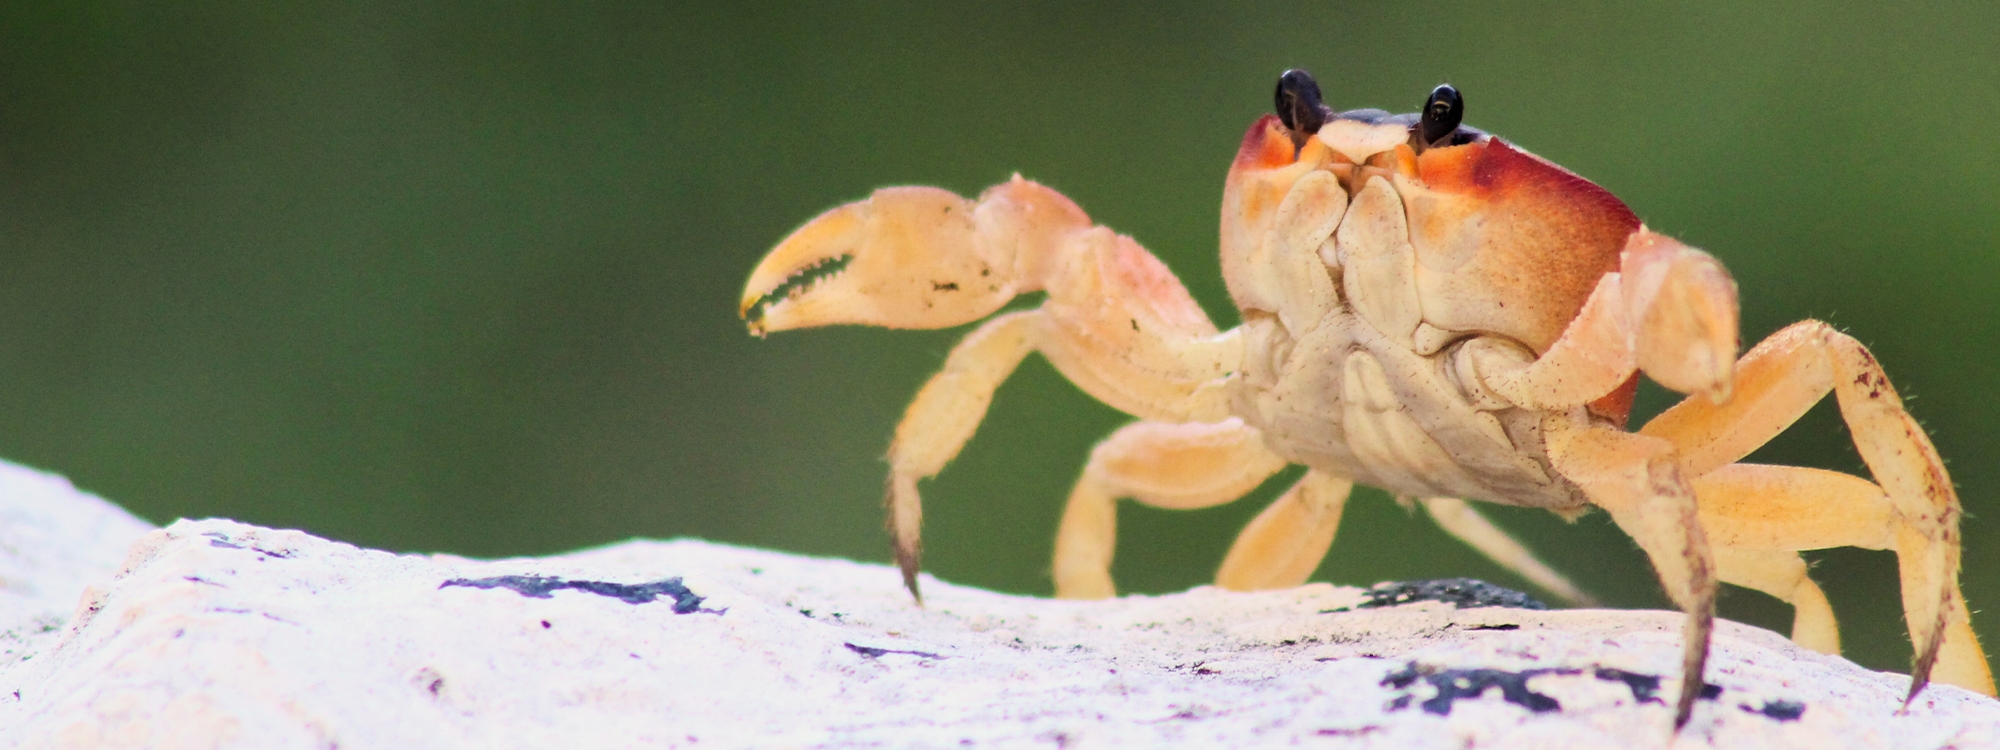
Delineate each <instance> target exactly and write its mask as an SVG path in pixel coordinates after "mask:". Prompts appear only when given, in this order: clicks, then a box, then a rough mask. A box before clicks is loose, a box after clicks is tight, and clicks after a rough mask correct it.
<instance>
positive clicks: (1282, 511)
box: [1215, 469, 1354, 591]
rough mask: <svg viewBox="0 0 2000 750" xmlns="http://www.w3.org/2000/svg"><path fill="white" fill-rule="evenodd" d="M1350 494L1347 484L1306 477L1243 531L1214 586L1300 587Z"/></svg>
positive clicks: (1318, 475) (1318, 474) (1316, 474)
mask: <svg viewBox="0 0 2000 750" xmlns="http://www.w3.org/2000/svg"><path fill="white" fill-rule="evenodd" d="M1353 490H1354V481H1353V480H1350V479H1343V478H1340V477H1337V476H1334V475H1332V474H1328V473H1326V472H1323V471H1319V470H1317V469H1315V470H1312V471H1308V472H1306V475H1305V476H1304V477H1301V478H1300V479H1299V481H1298V483H1297V484H1294V485H1292V488H1291V489H1289V490H1286V491H1285V494H1283V495H1281V496H1279V497H1278V499H1277V500H1276V501H1273V502H1272V503H1271V505H1270V506H1269V507H1266V508H1265V509H1264V510H1263V512H1261V513H1258V514H1257V517H1256V518H1253V519H1250V524H1249V525H1248V526H1245V527H1243V532H1242V533H1241V534H1238V535H1237V536H1236V542H1235V543H1234V544H1232V545H1230V547H1229V554H1228V555H1227V556H1225V557H1223V558H1222V567H1221V568H1220V569H1218V570H1216V571H1215V585H1217V586H1221V587H1222V588H1225V589H1229V590H1231V591H1259V590H1264V589H1283V588H1291V587H1293V586H1298V585H1301V584H1304V583H1305V582H1306V579H1307V578H1311V577H1312V574H1313V571H1315V570H1318V569H1319V563H1320V561H1321V560H1324V559H1326V552H1327V550H1328V548H1330V547H1332V546H1333V535H1334V532H1336V531H1339V530H1340V515H1341V511H1342V510H1344V509H1345V508H1346V506H1347V498H1348V495H1349V494H1350V493H1352V492H1353Z"/></svg>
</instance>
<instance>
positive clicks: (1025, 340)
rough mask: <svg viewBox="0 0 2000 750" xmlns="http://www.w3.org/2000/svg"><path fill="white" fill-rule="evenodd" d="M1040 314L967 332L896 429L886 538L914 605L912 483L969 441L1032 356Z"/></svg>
mask: <svg viewBox="0 0 2000 750" xmlns="http://www.w3.org/2000/svg"><path fill="white" fill-rule="evenodd" d="M1041 315H1042V314H1041V313H1040V312H1039V311H1026V312H1018V313H1012V314H1008V315H1002V316H1000V317H997V318H994V319H992V320H989V321H986V323H985V324H984V325H981V326H980V327H979V328H978V329H976V330H974V331H973V332H972V333H970V334H967V335H966V337H965V338H964V339H963V340H961V341H959V342H958V346H956V347H953V348H952V350H951V355H950V356H948V357H946V358H945V363H944V369H943V370H939V371H938V373H937V374H936V375H932V376H931V379H930V381H929V382H926V383H924V388H923V390H921V391H918V392H917V398H916V400H914V401H912V402H910V406H909V408H908V409H906V410H905V411H904V412H903V420H902V421H901V422H899V423H897V424H896V438H895V441H894V442H891V443H890V444H889V487H888V496H887V497H885V498H884V499H883V504H884V505H886V506H887V507H888V512H889V534H890V536H891V538H893V539H894V540H895V545H894V546H895V553H896V564H897V566H898V567H900V568H902V571H903V585H904V586H905V587H908V588H909V589H910V593H911V594H912V595H913V596H916V597H917V598H918V600H919V601H921V600H922V599H923V594H922V592H920V591H919V590H918V589H917V566H918V562H919V560H920V559H921V557H922V555H923V541H922V535H921V532H922V530H923V522H924V511H923V505H922V503H921V502H920V501H919V499H918V495H917V480H918V479H919V478H923V477H929V476H932V475H934V474H937V473H938V472H939V471H940V470H942V469H944V465H945V464H946V463H949V462H950V461H951V459H952V458H953V457H955V456H957V455H958V451H959V449H961V448H963V447H965V442H966V441H967V440H971V439H972V433H973V431H974V430H977V429H978V428H979V422H980V421H981V420H983V419H985V418H986V408H987V407H988V406H991V405H992V403H993V392H994V391H995V390H997V389H998V388H999V387H1000V383H1001V382H1002V381H1005V380H1006V379H1007V376H1008V375H1012V374H1013V373H1014V368H1015V367H1016V366H1018V365H1020V364H1021V360H1022V359H1024V358H1026V357H1027V356H1028V353H1029V352H1032V351H1034V344H1033V342H1032V337H1033V335H1034V325H1035V323H1036V322H1037V320H1036V319H1037V318H1040V317H1041Z"/></svg>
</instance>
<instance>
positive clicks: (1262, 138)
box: [1234, 115, 1298, 169]
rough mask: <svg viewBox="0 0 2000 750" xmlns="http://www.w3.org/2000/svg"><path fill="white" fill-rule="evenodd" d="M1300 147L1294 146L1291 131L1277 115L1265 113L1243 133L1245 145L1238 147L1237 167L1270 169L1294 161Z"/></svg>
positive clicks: (1235, 166)
mask: <svg viewBox="0 0 2000 750" xmlns="http://www.w3.org/2000/svg"><path fill="white" fill-rule="evenodd" d="M1297 155H1298V149H1297V148H1296V147H1294V146H1292V138H1291V134H1290V131H1288V130H1286V129H1285V124H1284V123H1283V122H1281V121H1279V120H1278V116H1277V115H1264V116H1263V117H1259V118H1257V122H1255V123H1252V124H1251V125H1250V129H1249V130H1248V131H1246V132H1244V133H1243V145H1242V146H1241V147H1239V148H1237V149H1236V163H1235V165H1234V168H1235V169H1246V168H1248V169H1259V168H1261V169H1270V168H1272V167H1282V166H1284V165H1286V164H1290V163H1292V161H1293V160H1294V159H1295V158H1296V157H1297Z"/></svg>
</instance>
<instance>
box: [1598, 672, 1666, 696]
mask: <svg viewBox="0 0 2000 750" xmlns="http://www.w3.org/2000/svg"><path fill="white" fill-rule="evenodd" d="M1592 673H1593V674H1596V675H1597V679H1600V680H1604V681H1606V682H1622V683H1625V687H1627V688H1630V689H1631V690H1632V700H1635V701H1638V702H1640V703H1659V702H1660V699H1659V698H1658V697H1657V695H1658V694H1659V692H1660V676H1659V675H1651V674H1640V673H1638V672H1627V671H1625V670H1623V669H1612V668H1610V667H1598V668H1597V669H1595V670H1592Z"/></svg>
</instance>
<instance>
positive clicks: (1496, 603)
mask: <svg viewBox="0 0 2000 750" xmlns="http://www.w3.org/2000/svg"><path fill="white" fill-rule="evenodd" d="M1411 602H1447V603H1449V604H1451V605H1452V606H1454V607H1457V608H1459V609H1474V608H1478V607H1511V608H1513V609H1548V605H1546V604H1543V603H1541V602H1540V601H1538V600H1536V599H1535V598H1534V597H1532V596H1528V595H1527V594H1523V593H1521V592H1519V591H1515V590H1513V589H1504V588H1501V587H1499V586H1495V585H1493V584H1490V583H1487V582H1485V581H1481V580H1478V579H1475V578H1444V579H1440V580H1436V581H1403V582H1400V583H1398V582H1390V583H1378V584H1375V587H1374V588H1371V589H1369V590H1368V601H1365V602H1362V603H1360V604H1357V605H1355V606H1354V609H1375V608H1378V607H1394V606H1398V605H1402V604H1409V603H1411ZM1327 611H1328V612H1342V611H1345V610H1344V609H1334V610H1327Z"/></svg>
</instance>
